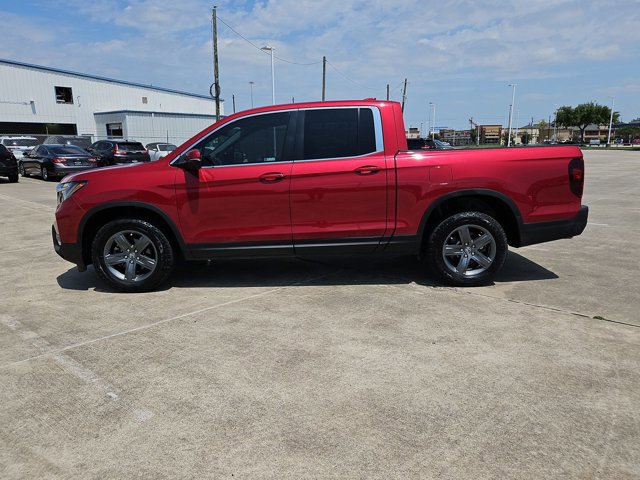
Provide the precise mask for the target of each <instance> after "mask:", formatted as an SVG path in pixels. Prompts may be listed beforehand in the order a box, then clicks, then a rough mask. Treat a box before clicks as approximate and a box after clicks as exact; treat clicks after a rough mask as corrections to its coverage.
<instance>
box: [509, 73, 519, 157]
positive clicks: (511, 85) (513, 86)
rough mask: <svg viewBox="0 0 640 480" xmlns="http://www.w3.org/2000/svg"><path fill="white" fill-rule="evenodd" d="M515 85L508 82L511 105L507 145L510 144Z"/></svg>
mask: <svg viewBox="0 0 640 480" xmlns="http://www.w3.org/2000/svg"><path fill="white" fill-rule="evenodd" d="M516 85H517V84H515V83H510V84H509V86H510V87H511V105H509V137H508V139H507V147H510V146H511V121H512V120H513V106H514V104H515V103H516Z"/></svg>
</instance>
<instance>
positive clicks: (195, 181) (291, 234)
mask: <svg viewBox="0 0 640 480" xmlns="http://www.w3.org/2000/svg"><path fill="white" fill-rule="evenodd" d="M583 182H584V162H583V159H582V153H581V151H580V150H579V149H578V148H577V147H573V146H563V147H537V148H510V149H506V148H505V149H493V150H441V151H425V150H420V151H409V150H407V140H406V137H405V130H404V123H403V120H402V112H401V108H400V105H399V104H398V103H396V102H388V101H377V100H375V99H367V100H362V101H336V102H313V103H298V104H291V105H277V106H270V107H264V108H257V109H252V110H248V111H245V112H241V113H238V114H234V115H230V116H229V117H226V118H225V119H224V120H222V121H220V122H218V123H215V124H214V125H212V126H211V127H209V128H207V129H206V130H204V131H203V132H201V133H199V134H198V135H196V136H195V137H193V138H192V139H190V140H188V141H187V142H186V143H184V144H183V145H181V146H180V147H178V148H177V149H176V150H174V151H173V152H171V153H170V154H169V155H168V156H166V157H164V158H163V159H160V160H158V161H157V162H152V163H144V164H137V165H131V166H116V167H108V168H104V169H99V170H94V171H88V172H83V173H79V174H75V175H71V176H68V177H66V178H65V179H64V180H63V181H62V182H61V183H60V184H59V185H58V189H57V195H58V207H57V210H56V220H55V224H54V225H53V228H52V234H53V243H54V247H55V250H56V252H58V254H60V255H61V256H62V257H63V258H65V259H67V260H69V261H71V262H73V263H75V264H77V265H78V268H79V269H80V271H84V270H85V269H86V266H87V265H88V264H91V263H92V264H93V266H94V268H95V271H96V272H97V273H98V275H99V276H100V277H101V278H102V279H103V280H104V281H106V282H107V283H108V284H110V285H111V286H112V287H114V288H116V289H118V290H121V291H130V292H137V291H145V290H150V289H154V288H156V287H157V286H158V285H159V284H160V283H161V282H163V281H164V280H165V279H166V278H167V277H168V276H169V274H170V273H171V271H172V269H173V267H174V264H175V262H176V261H177V260H178V259H179V258H181V259H185V260H199V259H217V258H223V257H227V258H228V257H235V258H247V257H277V256H309V255H314V256H315V255H323V254H331V255H335V254H341V255H351V254H356V253H358V254H392V255H400V254H414V255H416V256H418V257H421V258H423V259H425V260H426V261H427V264H428V265H429V266H430V268H431V270H432V271H433V272H434V273H435V274H436V275H437V276H438V278H439V279H440V280H441V281H443V282H445V283H448V284H452V285H458V286H474V285H479V284H485V283H487V282H489V281H490V280H491V278H492V277H493V276H494V274H495V273H496V272H497V271H498V270H499V269H500V268H501V267H502V265H503V263H504V261H505V258H506V256H507V249H508V245H511V246H514V247H521V246H524V245H530V244H533V243H540V242H546V241H550V240H556V239H560V238H570V237H573V236H575V235H579V234H580V233H582V231H583V230H584V228H585V226H586V223H587V215H588V208H587V207H586V206H583V205H582V204H581V198H582V190H583Z"/></svg>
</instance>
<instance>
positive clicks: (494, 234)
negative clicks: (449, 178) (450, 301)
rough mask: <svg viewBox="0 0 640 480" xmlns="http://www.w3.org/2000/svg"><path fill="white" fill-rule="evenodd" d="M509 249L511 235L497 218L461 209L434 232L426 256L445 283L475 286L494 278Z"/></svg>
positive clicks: (458, 285) (431, 266)
mask: <svg viewBox="0 0 640 480" xmlns="http://www.w3.org/2000/svg"><path fill="white" fill-rule="evenodd" d="M465 240H466V241H465ZM508 250H509V244H508V242H507V235H506V234H505V232H504V229H503V228H502V225H500V223H499V222H498V221H497V220H496V219H495V218H493V217H491V216H489V215H487V214H485V213H480V212H461V213H456V214H455V215H451V216H450V217H448V218H446V219H444V220H443V221H442V223H440V224H439V225H438V226H437V227H436V228H435V230H434V231H433V232H432V233H431V235H430V236H429V240H428V243H427V246H426V259H427V261H428V263H429V266H430V268H431V269H432V270H433V272H434V273H435V274H436V275H437V276H438V278H439V279H440V280H442V281H443V282H444V283H446V284H449V285H454V286H457V287H474V286H478V285H485V284H487V283H489V282H490V281H491V279H492V278H493V276H494V275H495V274H496V273H497V272H498V271H499V270H500V269H501V268H502V266H503V265H504V262H505V260H506V258H507V252H508Z"/></svg>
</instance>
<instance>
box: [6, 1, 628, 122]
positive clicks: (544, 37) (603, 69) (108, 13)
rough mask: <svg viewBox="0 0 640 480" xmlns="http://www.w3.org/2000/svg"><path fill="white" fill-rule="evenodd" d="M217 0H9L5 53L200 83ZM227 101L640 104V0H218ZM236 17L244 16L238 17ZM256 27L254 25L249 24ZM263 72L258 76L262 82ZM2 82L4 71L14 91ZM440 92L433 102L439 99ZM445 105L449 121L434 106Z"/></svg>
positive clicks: (450, 106) (165, 83)
mask: <svg viewBox="0 0 640 480" xmlns="http://www.w3.org/2000/svg"><path fill="white" fill-rule="evenodd" d="M212 5H213V4H212V2H211V1H203V0H99V1H97V2H90V1H87V0H24V1H14V0H0V24H2V25H3V26H4V28H3V32H4V33H3V40H2V42H0V58H4V59H8V60H14V61H19V62H25V63H32V64H37V65H44V66H49V67H54V68H60V69H65V70H72V71H77V72H81V73H87V74H92V75H99V76H106V77H110V78H115V79H118V80H126V81H131V82H136V83H142V84H150V85H155V86H159V87H165V88H171V89H176V90H181V91H186V92H190V93H199V94H208V93H209V87H210V85H211V83H212V82H213V60H212V59H213V55H212V41H211V39H212V31H211V8H212ZM216 5H217V16H218V19H219V21H218V51H219V64H220V84H221V97H222V98H223V99H224V100H225V107H224V108H225V113H227V114H228V113H231V112H232V111H233V107H232V98H233V97H235V103H236V110H237V111H240V110H244V109H247V108H250V107H251V90H253V104H254V105H255V106H260V105H268V104H270V103H271V58H270V55H269V54H268V53H265V52H263V51H261V50H260V48H259V47H262V46H265V45H269V46H272V47H273V48H274V49H275V50H274V54H275V60H274V62H275V63H274V70H275V91H276V103H288V102H290V101H291V100H292V99H295V101H296V102H299V101H314V100H320V99H321V95H322V57H323V56H326V57H327V61H328V63H327V89H326V98H327V100H334V99H362V98H368V97H375V98H378V99H385V98H386V94H387V93H386V89H387V85H389V87H390V97H391V99H392V100H396V101H402V89H403V84H404V80H405V78H406V79H407V90H406V99H405V124H406V127H407V128H408V127H409V126H413V127H417V128H422V130H423V131H426V130H427V129H428V125H430V124H431V125H433V126H434V127H443V128H444V127H446V128H458V129H464V128H468V127H469V118H471V117H473V118H474V120H475V121H476V122H477V123H480V124H494V123H497V124H502V125H507V123H508V116H509V105H510V104H511V98H512V93H513V87H511V86H510V85H513V84H515V85H516V87H515V105H514V109H513V112H514V113H513V123H514V125H515V124H518V125H519V126H523V125H525V124H527V123H529V122H530V121H531V119H532V118H533V120H534V122H538V121H539V120H541V119H544V120H546V121H548V119H549V118H550V117H551V118H552V117H553V112H554V110H555V109H556V108H557V107H559V106H562V105H572V106H575V105H577V104H579V103H584V102H589V101H595V102H597V103H599V104H604V105H608V106H611V104H612V102H615V110H616V111H618V112H620V116H621V119H622V120H623V121H630V120H632V119H634V118H638V117H640V0H598V1H593V0H547V1H538V0H526V1H521V0H512V1H510V2H504V1H497V0H496V1H493V0H449V1H446V2H443V1H437V2H436V1H432V0H422V1H414V0H395V1H393V0H366V1H365V0H339V1H338V0H327V1H312V0H266V1H247V0H218V1H216ZM229 27H231V28H229ZM243 37H244V38H243ZM249 82H254V83H253V86H251V84H250V83H249ZM1 96H2V89H1V79H0V100H2V98H1ZM430 102H431V105H430ZM434 110H435V122H434V121H433V118H432V117H433V113H434Z"/></svg>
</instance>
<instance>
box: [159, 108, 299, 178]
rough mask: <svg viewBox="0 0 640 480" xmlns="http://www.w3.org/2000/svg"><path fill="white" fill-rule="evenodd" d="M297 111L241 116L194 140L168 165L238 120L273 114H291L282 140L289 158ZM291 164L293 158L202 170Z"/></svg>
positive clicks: (295, 127)
mask: <svg viewBox="0 0 640 480" xmlns="http://www.w3.org/2000/svg"><path fill="white" fill-rule="evenodd" d="M298 111H299V109H297V108H290V109H286V110H269V111H268V112H259V113H254V114H252V115H246V116H242V117H239V118H236V119H234V120H233V121H232V122H228V123H225V124H224V125H220V126H219V127H218V128H216V129H215V130H212V131H211V132H209V133H208V134H207V135H205V136H204V137H202V138H200V139H198V140H196V141H195V142H193V143H191V144H190V145H189V146H188V147H187V148H185V149H184V151H183V152H182V153H181V154H180V155H178V156H177V157H176V158H175V159H174V160H172V161H171V163H170V164H169V165H171V166H173V164H174V163H175V162H177V161H178V160H179V159H180V158H181V157H182V156H183V155H184V154H185V153H187V152H188V151H189V150H191V149H193V148H194V147H195V146H196V145H198V144H200V143H202V142H204V141H205V140H207V139H208V138H210V137H211V136H213V135H215V134H216V133H217V132H218V131H220V130H221V129H223V128H226V127H228V126H229V125H233V124H234V123H236V122H238V121H240V120H245V119H247V118H253V117H258V116H262V115H271V114H275V113H290V114H291V115H290V116H289V125H288V126H287V135H286V137H285V139H284V151H285V152H286V153H287V155H286V156H287V157H291V153H292V152H293V146H294V144H295V139H296V129H297V124H298V120H297V117H298V115H297V114H298ZM292 162H293V158H289V159H287V160H281V161H279V162H263V163H237V164H233V165H203V166H202V168H230V167H231V168H233V167H255V166H256V165H282V164H286V163H292Z"/></svg>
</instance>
